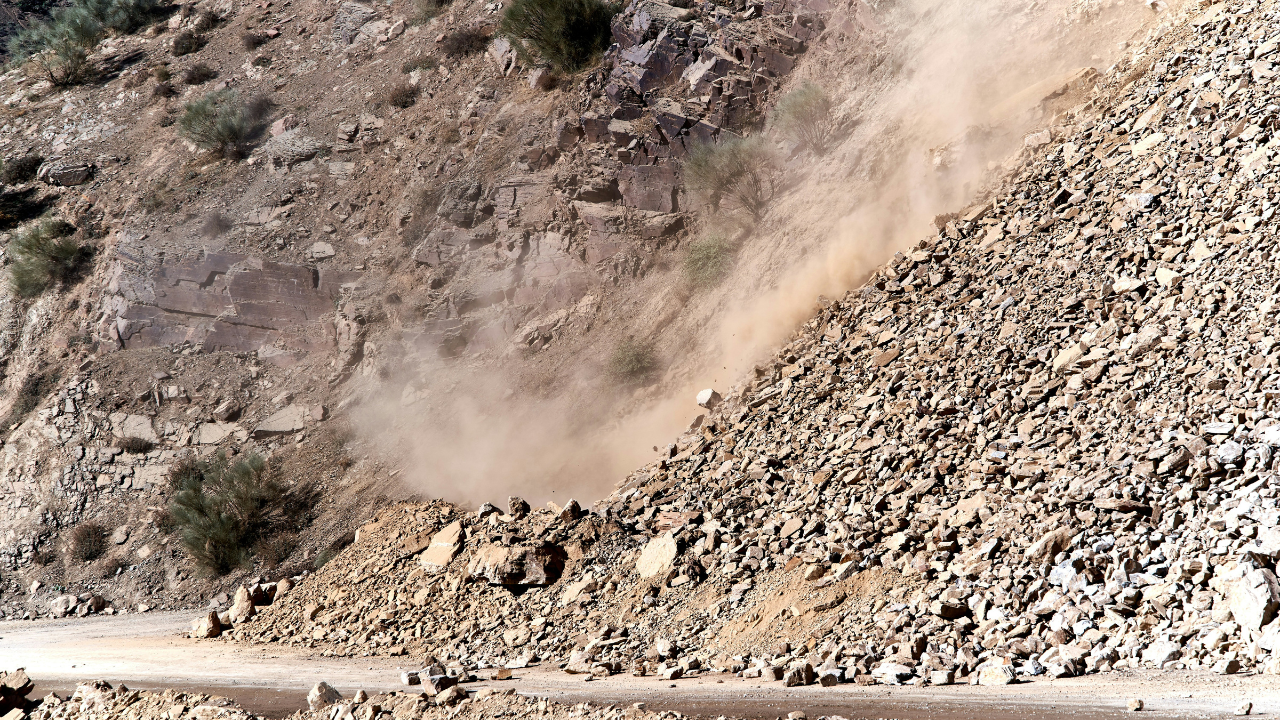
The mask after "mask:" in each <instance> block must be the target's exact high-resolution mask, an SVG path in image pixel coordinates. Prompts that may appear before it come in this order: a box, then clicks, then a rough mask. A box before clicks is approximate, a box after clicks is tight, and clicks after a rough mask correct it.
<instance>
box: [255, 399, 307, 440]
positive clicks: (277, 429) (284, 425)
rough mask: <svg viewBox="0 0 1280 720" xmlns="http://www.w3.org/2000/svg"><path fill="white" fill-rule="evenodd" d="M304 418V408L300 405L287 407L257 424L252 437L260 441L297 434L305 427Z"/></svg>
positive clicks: (305, 415)
mask: <svg viewBox="0 0 1280 720" xmlns="http://www.w3.org/2000/svg"><path fill="white" fill-rule="evenodd" d="M306 418H307V410H306V408H304V407H302V406H301V405H288V406H286V407H284V408H282V409H281V410H278V411H277V412H276V413H275V414H273V415H272V416H271V417H269V418H267V419H266V420H263V421H262V422H261V423H259V424H258V426H257V427H255V428H254V429H253V437H255V438H258V439H262V438H270V437H275V436H277V435H288V434H289V433H295V432H298V431H299V430H301V429H303V428H304V427H306V425H307V421H306Z"/></svg>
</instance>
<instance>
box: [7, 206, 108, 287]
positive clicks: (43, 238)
mask: <svg viewBox="0 0 1280 720" xmlns="http://www.w3.org/2000/svg"><path fill="white" fill-rule="evenodd" d="M73 232H75V228H74V227H72V226H71V225H69V224H67V223H66V222H64V221H62V220H56V219H52V218H46V219H44V220H41V221H40V222H38V223H36V224H34V225H32V226H30V227H28V228H26V229H25V230H23V231H21V232H19V233H18V234H17V235H16V236H15V237H14V238H13V240H11V241H10V242H9V247H8V250H7V253H6V254H7V255H8V256H9V261H10V264H9V281H10V284H11V285H12V287H13V291H14V292H15V293H17V294H18V295H20V296H21V297H35V296H36V295H39V294H40V293H42V292H44V291H45V289H46V288H48V287H49V286H50V285H53V284H55V283H60V282H64V281H67V280H70V279H72V278H74V277H75V276H76V275H77V274H78V273H79V271H80V269H81V267H82V266H83V264H84V263H85V261H86V260H88V259H89V258H90V257H91V255H92V250H91V249H90V248H87V247H85V246H83V245H81V244H80V243H79V241H77V240H76V239H75V238H73V237H71V234H72V233H73Z"/></svg>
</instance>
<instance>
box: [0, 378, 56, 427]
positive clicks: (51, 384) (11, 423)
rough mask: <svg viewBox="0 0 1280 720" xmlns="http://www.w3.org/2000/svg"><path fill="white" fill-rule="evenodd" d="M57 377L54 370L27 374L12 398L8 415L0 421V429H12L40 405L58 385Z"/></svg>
mask: <svg viewBox="0 0 1280 720" xmlns="http://www.w3.org/2000/svg"><path fill="white" fill-rule="evenodd" d="M59 378H60V376H59V375H58V373H56V372H51V373H48V374H39V373H36V374H32V375H28V376H27V377H26V379H25V380H23V381H22V387H20V388H18V396H17V397H16V398H14V400H13V406H12V407H10V408H9V415H8V416H7V417H5V419H4V422H3V423H0V430H4V431H6V432H8V431H9V430H12V429H13V428H15V427H17V425H18V423H20V422H22V421H23V420H24V419H26V417H27V415H30V414H31V412H32V411H33V410H35V409H36V408H37V407H40V403H41V402H43V401H44V399H45V398H46V397H48V395H49V393H51V392H53V391H54V389H55V388H57V387H58V380H59Z"/></svg>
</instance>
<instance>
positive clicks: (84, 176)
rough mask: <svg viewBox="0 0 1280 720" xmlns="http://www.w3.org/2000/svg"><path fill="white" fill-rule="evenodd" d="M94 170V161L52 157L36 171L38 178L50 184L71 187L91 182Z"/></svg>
mask: <svg viewBox="0 0 1280 720" xmlns="http://www.w3.org/2000/svg"><path fill="white" fill-rule="evenodd" d="M93 171H94V166H93V163H87V162H78V161H75V160H64V159H61V158H51V159H49V160H47V161H45V163H44V164H43V165H41V166H40V169H39V170H37V171H36V179H37V180H40V181H41V182H45V183H48V184H50V185H59V186H62V187H71V186H74V185H83V184H85V183H87V182H89V180H91V179H92V178H93Z"/></svg>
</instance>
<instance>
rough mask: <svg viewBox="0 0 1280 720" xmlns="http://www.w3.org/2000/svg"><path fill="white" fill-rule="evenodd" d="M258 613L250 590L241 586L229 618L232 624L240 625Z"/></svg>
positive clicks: (228, 614)
mask: <svg viewBox="0 0 1280 720" xmlns="http://www.w3.org/2000/svg"><path fill="white" fill-rule="evenodd" d="M257 612H258V610H257V608H255V607H254V606H253V596H252V595H251V594H250V593H249V588H247V587H245V586H244V585H241V586H240V589H239V590H236V599H235V601H234V602H232V603H231V609H230V610H228V611H227V617H228V618H229V619H230V620H231V622H232V623H239V622H244V621H245V620H248V619H249V618H251V617H253V616H254V615H256V614H257Z"/></svg>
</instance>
